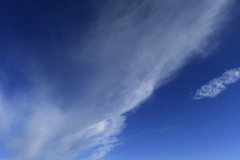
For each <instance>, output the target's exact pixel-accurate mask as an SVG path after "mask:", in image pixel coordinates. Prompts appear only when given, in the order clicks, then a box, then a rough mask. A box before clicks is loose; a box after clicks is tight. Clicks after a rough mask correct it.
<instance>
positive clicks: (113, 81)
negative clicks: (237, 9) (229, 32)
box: [0, 0, 232, 160]
mask: <svg viewBox="0 0 240 160" xmlns="http://www.w3.org/2000/svg"><path fill="white" fill-rule="evenodd" d="M231 2H232V1H231V0H211V1H209V0H201V1H199V0H181V1H179V0H171V1H166V0H148V1H139V0H132V1H129V0H121V1H118V0H117V1H104V3H106V4H107V5H104V6H105V8H103V9H100V11H99V12H97V14H96V13H94V15H99V17H98V18H97V19H94V22H91V23H90V22H89V24H88V28H90V29H88V30H86V31H85V30H81V31H79V32H80V33H78V30H77V31H76V28H77V27H76V26H80V25H76V24H75V23H73V22H72V21H71V16H70V17H68V14H70V13H71V14H72V13H75V12H77V11H78V8H77V7H76V8H74V7H75V6H73V9H72V8H71V7H72V6H71V7H65V6H66V5H63V8H60V11H58V10H57V9H55V10H51V12H50V13H45V12H46V10H47V9H43V10H44V11H41V7H42V5H40V7H36V6H37V5H36V4H32V3H33V2H32V1H31V3H30V5H27V6H28V7H29V6H32V7H33V8H31V12H33V11H36V13H35V14H28V15H32V16H34V15H37V16H39V13H42V12H44V14H43V15H47V16H45V17H41V18H43V19H44V20H43V22H45V23H46V22H48V24H46V25H44V24H42V23H41V25H40V26H43V27H47V28H44V29H42V28H40V29H39V28H38V30H40V31H42V30H43V32H44V33H45V30H46V31H47V33H45V34H46V35H45V37H51V38H52V39H53V42H52V41H50V42H49V41H47V42H41V43H39V41H40V40H41V38H43V37H44V36H42V35H41V36H40V38H39V39H38V38H36V39H33V40H32V39H31V40H30V42H26V41H24V42H26V44H25V43H24V42H22V40H21V41H20V42H19V43H18V44H17V45H15V46H17V49H16V50H14V52H13V51H11V53H9V52H10V51H6V55H9V54H10V55H11V56H10V58H9V57H8V59H7V60H6V61H7V62H6V63H5V66H4V67H2V68H1V73H4V74H5V75H6V76H4V77H1V81H0V82H1V86H2V87H3V89H2V94H1V100H2V101H1V106H0V112H1V113H0V115H1V116H0V120H1V122H0V142H1V146H4V147H5V148H7V149H8V150H9V151H10V153H11V154H10V157H8V158H7V159H8V160H19V159H24V160H50V159H57V160H62V159H63V160H65V159H71V158H73V157H78V156H80V157H81V158H79V159H89V160H95V159H98V158H101V157H103V156H104V155H105V154H106V153H107V152H108V151H110V150H111V149H112V148H113V147H114V146H115V145H116V142H117V141H118V140H119V139H118V138H117V135H118V134H119V133H121V131H122V129H123V128H124V126H125V118H126V117H124V116H123V114H124V113H126V112H128V111H130V110H132V109H134V108H135V107H137V106H138V105H140V104H141V103H142V102H143V101H145V100H146V99H147V98H148V97H149V96H151V94H152V92H153V91H154V89H155V88H157V87H159V86H161V85H163V84H164V83H166V82H168V78H169V77H171V76H173V75H174V73H175V72H176V71H177V70H178V69H179V68H181V67H182V66H183V65H184V64H186V63H187V62H188V61H189V60H191V58H192V57H193V56H196V55H199V54H201V52H199V50H201V49H203V48H204V47H205V46H206V42H207V39H208V37H209V36H210V35H212V34H213V33H214V32H215V31H216V28H218V25H220V24H221V20H222V18H223V17H224V15H225V11H226V9H228V7H229V4H230V3H231ZM59 3H60V2H59ZM64 3H67V1H64ZM31 4H32V5H31ZM76 6H77V5H76ZM107 6H108V7H107ZM24 7H25V8H26V6H24ZM67 8H70V9H71V10H70V11H69V12H66V14H65V12H64V9H67ZM74 9H75V10H74ZM24 11H25V12H27V10H24ZM53 11H56V13H55V12H54V13H52V12H53ZM74 11H75V12H74ZM62 13H64V14H62ZM52 15H53V16H54V15H57V18H56V17H52V19H51V16H52ZM59 15H60V17H58V16H59ZM75 16H76V15H75ZM66 17H67V18H66ZM27 18H29V16H28V17H27ZM64 18H66V19H67V20H66V19H64ZM59 19H60V22H59V23H56V24H54V25H52V24H51V23H53V22H56V21H57V20H59ZM69 19H70V20H69ZM68 20H69V21H68ZM73 21H74V20H73ZM76 21H77V20H76ZM34 22H35V20H34ZM57 22H58V21H57ZM59 24H66V26H64V27H63V28H64V29H63V28H61V26H59ZM33 26H34V25H32V26H31V27H30V28H32V27H33ZM49 26H50V28H48V27H49ZM56 26H57V27H56ZM69 26H70V27H69ZM25 27H26V26H24V28H25ZM59 28H60V29H59ZM66 28H67V29H66ZM83 28H84V27H83ZM61 29H62V30H61ZM65 29H66V30H65ZM38 30H37V31H38ZM51 31H53V32H51ZM49 32H50V33H49ZM57 33H62V35H61V34H60V35H58V34H57ZM21 34H22V33H21ZM21 34H20V35H21ZM48 34H50V35H48ZM66 34H69V35H67V36H66ZM79 34H80V35H79ZM33 35H37V34H36V33H35V32H34V34H33ZM78 36H79V37H78ZM23 37H25V36H23ZM23 37H20V39H21V38H23ZM63 39H67V40H66V41H67V42H68V41H70V42H71V44H73V45H69V42H68V43H67V42H66V44H65V43H63V42H65V41H63ZM61 40H62V41H63V42H62V41H61ZM59 41H60V42H59ZM14 43H17V42H14ZM22 43H24V44H22ZM8 46H9V48H14V46H12V43H9V44H8ZM32 46H36V48H34V49H32ZM19 55H20V56H19ZM12 57H14V58H12ZM22 57H24V58H22ZM16 59H17V60H16ZM13 73H17V74H18V76H16V77H14V76H13ZM1 75H3V74H1ZM6 86H8V87H6ZM4 87H5V88H4ZM86 152H87V153H89V152H90V154H88V155H85V156H83V154H84V153H86Z"/></svg>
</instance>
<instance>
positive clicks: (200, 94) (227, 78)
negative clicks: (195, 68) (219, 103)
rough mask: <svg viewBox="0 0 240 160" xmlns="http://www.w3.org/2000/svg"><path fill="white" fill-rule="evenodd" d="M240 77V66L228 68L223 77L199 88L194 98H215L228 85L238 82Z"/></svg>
mask: <svg viewBox="0 0 240 160" xmlns="http://www.w3.org/2000/svg"><path fill="white" fill-rule="evenodd" d="M239 79H240V67H239V68H234V69H231V70H228V71H226V72H224V73H223V75H222V76H221V77H218V78H215V79H213V80H211V81H210V82H209V83H208V84H205V85H203V86H202V87H201V88H200V89H198V90H197V91H196V93H195V95H194V97H193V99H195V100H198V99H202V98H207V97H208V98H214V97H217V95H218V94H220V93H221V92H223V91H224V90H225V89H227V86H228V85H230V84H233V83H236V82H237V81H238V80H239Z"/></svg>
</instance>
